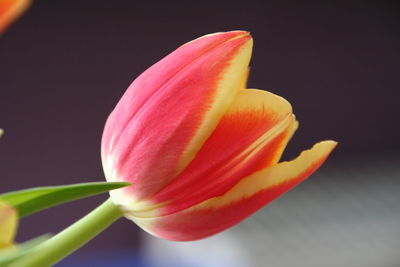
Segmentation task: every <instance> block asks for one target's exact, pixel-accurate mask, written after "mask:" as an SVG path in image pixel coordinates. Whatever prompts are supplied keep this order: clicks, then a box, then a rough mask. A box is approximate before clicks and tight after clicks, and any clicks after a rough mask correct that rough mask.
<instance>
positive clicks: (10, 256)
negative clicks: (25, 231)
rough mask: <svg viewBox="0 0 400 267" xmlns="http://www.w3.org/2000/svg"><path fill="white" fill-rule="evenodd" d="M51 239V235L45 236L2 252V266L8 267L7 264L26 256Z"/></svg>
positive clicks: (0, 255) (0, 253)
mask: <svg viewBox="0 0 400 267" xmlns="http://www.w3.org/2000/svg"><path fill="white" fill-rule="evenodd" d="M50 237H51V235H50V234H44V235H41V236H39V237H36V238H33V239H31V240H29V241H26V242H24V243H21V244H18V245H17V247H14V248H11V249H5V250H0V266H7V264H9V263H11V262H12V261H14V260H16V259H18V258H19V257H22V256H24V255H25V254H26V253H28V252H29V251H30V250H31V249H32V248H34V247H35V246H37V245H39V244H40V243H42V242H44V241H46V240H47V239H49V238H50Z"/></svg>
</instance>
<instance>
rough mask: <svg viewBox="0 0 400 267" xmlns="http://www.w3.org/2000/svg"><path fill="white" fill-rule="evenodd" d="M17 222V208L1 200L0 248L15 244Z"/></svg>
mask: <svg viewBox="0 0 400 267" xmlns="http://www.w3.org/2000/svg"><path fill="white" fill-rule="evenodd" d="M17 222H18V221H17V212H16V211H15V209H13V208H12V207H10V206H9V205H7V204H5V203H4V202H0V249H3V248H7V247H10V246H12V245H13V241H14V237H15V233H16V230H17Z"/></svg>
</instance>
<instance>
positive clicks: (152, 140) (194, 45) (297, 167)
mask: <svg viewBox="0 0 400 267" xmlns="http://www.w3.org/2000/svg"><path fill="white" fill-rule="evenodd" d="M251 50H252V38H251V36H250V34H249V33H248V32H245V31H232V32H225V33H216V34H211V35H206V36H204V37H201V38H198V39H196V40H194V41H191V42H189V43H187V44H185V45H183V46H181V47H179V48H178V49H177V50H175V51H174V52H172V53H171V54H170V55H168V56H167V57H165V58H164V59H162V60H161V61H159V62H158V63H156V64H155V65H153V66H152V67H150V68H149V69H148V70H146V71H145V72H144V73H143V74H141V75H140V76H139V77H138V78H137V79H136V80H135V81H134V82H133V83H132V84H131V85H130V87H129V88H128V90H127V91H126V92H125V94H124V95H123V97H122V98H121V100H120V101H119V103H118V104H117V106H116V107H115V109H114V110H113V112H112V113H111V114H110V116H109V118H108V120H107V123H106V125H105V129H104V133H103V139H102V161H103V167H104V171H105V174H106V178H107V180H108V181H125V182H131V183H132V185H131V186H129V187H126V188H123V189H118V190H115V191H113V192H111V193H110V194H111V199H112V200H113V202H114V203H115V204H118V205H120V207H121V208H122V210H123V211H124V213H125V216H126V217H127V218H129V219H131V220H133V221H134V222H136V223H137V224H138V225H139V226H140V227H142V228H143V229H144V230H146V231H148V232H149V233H151V234H153V235H155V236H158V237H161V238H165V239H169V240H178V241H187V240H196V239H200V238H204V237H207V236H210V235H213V234H216V233H218V232H220V231H223V230H225V229H227V228H229V227H231V226H233V225H235V224H237V223H239V222H240V221H242V220H243V219H245V218H246V217H248V216H249V215H251V214H252V213H254V212H255V211H257V210H259V209H260V208H262V207H263V206H265V205H266V204H267V203H269V202H270V201H272V200H273V199H275V198H277V197H279V196H280V195H282V194H283V193H285V192H286V191H288V190H289V189H291V188H292V187H294V186H295V185H297V184H299V183H300V182H302V181H303V180H304V179H306V178H307V177H308V176H310V175H311V174H312V173H313V172H314V171H315V170H316V169H318V167H319V166H320V165H321V164H322V163H323V162H324V161H325V159H326V158H327V156H328V155H329V153H330V152H331V151H332V150H333V148H334V147H335V146H336V142H334V141H324V142H320V143H317V144H316V145H314V146H313V147H312V148H311V149H310V150H307V151H304V152H302V153H301V154H300V155H299V156H298V157H297V158H296V159H294V160H292V161H288V162H281V163H279V159H280V158H281V155H282V152H283V150H284V148H285V146H286V144H287V142H288V141H289V139H290V138H291V136H292V135H293V133H294V131H295V130H296V129H297V125H298V123H297V121H296V119H295V116H294V115H293V113H292V108H291V105H290V104H289V103H288V102H287V101H286V100H285V99H283V98H282V97H279V96H277V95H275V94H272V93H270V92H266V91H262V90H256V89H246V87H245V86H246V79H247V74H248V64H249V61H250V56H251Z"/></svg>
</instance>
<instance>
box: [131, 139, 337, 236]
mask: <svg viewBox="0 0 400 267" xmlns="http://www.w3.org/2000/svg"><path fill="white" fill-rule="evenodd" d="M335 146H336V142H334V141H324V142H320V143H318V144H316V145H314V147H313V148H312V149H310V150H307V151H304V152H302V153H301V154H300V156H299V157H297V158H296V159H294V160H293V161H289V162H282V163H279V164H277V165H274V166H272V167H269V168H266V169H263V170H261V171H259V172H256V173H254V174H252V175H250V176H249V177H247V178H245V179H243V180H241V181H240V182H239V183H238V184H237V185H235V186H234V187H233V188H232V189H230V190H229V191H228V192H227V193H226V194H224V195H223V196H220V197H215V198H212V199H209V200H207V201H204V202H202V203H200V204H198V205H196V206H193V207H191V208H190V209H186V210H183V211H180V212H177V213H174V214H171V215H168V216H160V217H148V218H145V217H143V218H140V217H138V216H136V215H135V214H127V215H126V216H127V217H128V218H130V219H132V220H133V221H135V222H136V223H137V224H138V225H139V226H141V227H142V228H143V229H144V230H146V231H148V232H149V233H152V234H153V235H156V236H158V237H161V238H165V239H169V240H176V241H189V240H196V239H201V238H204V237H207V236H210V235H213V234H216V233H218V232H221V231H223V230H225V229H227V228H229V227H231V226H233V225H235V224H237V223H239V222H241V221H242V220H244V219H245V218H246V217H248V216H249V215H251V214H252V213H254V212H255V211H257V210H258V209H260V208H262V207H263V206H264V205H266V204H267V203H269V202H270V201H272V200H274V199H275V198H277V197H279V196H280V195H282V194H283V193H285V192H287V191H288V190H290V189H291V188H293V187H294V186H295V185H297V184H299V183H300V182H302V181H303V180H305V179H306V178H307V177H308V176H310V175H311V174H312V173H313V172H314V171H315V170H316V169H318V167H319V166H321V164H322V163H323V162H324V161H325V159H326V158H327V157H328V155H329V154H330V152H331V151H332V150H333V148H334V147H335Z"/></svg>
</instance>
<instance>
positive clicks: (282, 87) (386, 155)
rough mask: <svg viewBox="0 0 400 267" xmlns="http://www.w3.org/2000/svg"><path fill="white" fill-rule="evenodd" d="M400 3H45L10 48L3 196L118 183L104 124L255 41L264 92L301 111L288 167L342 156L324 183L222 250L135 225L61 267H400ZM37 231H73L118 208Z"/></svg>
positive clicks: (30, 232)
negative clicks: (199, 41) (152, 82)
mask: <svg viewBox="0 0 400 267" xmlns="http://www.w3.org/2000/svg"><path fill="white" fill-rule="evenodd" d="M399 11H400V8H399V5H398V3H397V1H313V2H310V1H250V0H247V1H236V2H235V1H215V0H214V1H140V2H139V1H114V2H112V1H103V0H97V1H64V0H59V1H49V0H47V1H46V0H37V1H34V3H33V5H32V7H31V8H30V9H29V10H28V12H27V13H26V14H25V15H24V16H23V17H22V18H21V19H20V20H18V21H17V22H16V23H15V24H14V25H13V26H12V27H11V28H10V29H9V30H8V31H7V32H6V33H5V35H4V36H2V37H1V39H0V101H1V104H0V127H1V128H3V129H5V135H4V136H3V138H2V139H1V140H0V172H1V176H2V178H1V180H0V191H1V192H4V191H10V190H16V189H21V188H27V187H34V186H41V185H61V184H68V183H77V182H88V181H102V180H104V175H103V173H102V167H101V162H100V154H99V150H100V139H101V134H102V129H103V125H104V123H105V120H106V118H107V116H108V114H109V113H110V112H111V110H112V109H113V107H114V106H115V104H116V103H117V101H118V99H119V98H120V97H121V95H122V94H123V92H124V91H125V89H126V88H127V87H128V85H129V84H130V83H131V81H132V80H133V79H134V78H135V77H136V76H138V75H139V74H140V73H141V72H143V71H144V70H145V69H146V68H147V67H149V66H150V65H152V64H153V63H155V62H156V61H158V60H159V59H161V58H162V57H163V56H165V55H166V54H167V53H169V52H171V51H172V50H174V49H175V48H176V47H177V46H178V45H180V44H183V43H185V42H187V41H190V40H192V39H194V38H196V37H198V36H201V35H204V34H207V33H211V32H218V31H228V30H235V29H243V30H248V31H250V32H251V33H252V35H253V37H254V40H255V47H254V53H253V59H252V62H251V74H250V80H249V87H251V88H260V89H266V90H269V91H272V92H274V93H276V94H278V95H281V96H283V97H285V98H286V99H288V100H289V101H290V102H291V103H292V105H293V108H294V112H295V114H296V116H297V118H298V120H299V121H300V128H299V130H298V131H297V133H296V135H295V136H294V138H293V139H292V141H291V143H290V144H289V146H288V149H287V151H286V153H285V155H284V159H285V160H286V159H291V158H293V157H295V156H296V155H297V154H298V153H299V152H300V151H301V150H303V149H306V148H308V147H310V146H311V145H312V144H313V143H315V142H317V141H320V140H323V139H334V140H337V141H339V143H340V145H339V147H338V148H337V149H336V150H335V151H334V153H333V154H332V156H331V157H330V158H329V160H328V161H327V162H326V164H325V165H324V166H323V167H322V168H321V170H320V171H318V172H317V173H316V174H315V175H313V176H312V178H311V179H309V180H308V181H306V182H304V183H303V184H302V185H301V186H299V187H297V188H295V189H294V190H292V191H290V192H289V193H288V194H286V195H284V196H283V197H281V198H280V199H278V200H276V201H275V202H273V203H272V204H270V205H269V206H267V207H265V208H264V209H262V210H260V211H259V212H258V213H257V214H256V215H254V216H252V217H251V218H250V219H248V220H246V221H245V222H243V223H241V224H240V225H238V226H236V227H234V228H232V229H230V230H228V231H226V232H224V233H222V234H219V235H217V236H214V237H212V238H209V239H206V240H202V241H197V242H190V243H176V242H168V241H163V240H158V239H156V238H153V237H151V236H149V235H147V234H145V233H143V232H142V231H141V230H139V229H138V227H137V226H136V225H134V224H133V223H132V222H130V221H128V220H120V221H118V222H117V223H115V224H114V225H113V226H112V227H110V228H109V229H108V230H106V231H105V232H104V233H103V234H101V235H100V236H98V237H97V238H96V239H95V240H94V241H92V242H91V243H89V244H88V245H86V246H85V247H84V248H83V249H81V250H79V252H77V253H75V254H74V255H73V256H71V257H70V258H68V259H66V260H64V261H63V262H61V263H59V264H58V265H57V266H60V267H63V266H153V267H160V266H178V267H179V266H188V267H197V266H216V267H217V266H218V267H224V266H229V267H231V266H233V267H235V266H238V267H242V266H243V267H247V266H249V267H253V266H274V267H275V266H277V267H281V266H282V267H287V266H299V267H302V266H308V267H310V266H311V267H313V266H315V267H316V266H344V267H347V266H351V267H356V266H357V267H358V266H363V267H365V266H374V267H376V266H382V267H396V266H397V267H398V266H400V254H399V251H400V205H399V201H400V181H399V178H400V154H399V151H400V126H399V123H398V115H400V114H399V108H398V103H399V96H400V93H399V89H400V88H399V85H400V82H399V62H400V52H399V47H400V35H399V28H400V27H399V26H400V16H399V15H400V12H399ZM106 197H107V196H106V195H103V196H100V197H94V198H90V199H87V200H84V201H79V202H73V203H70V204H66V205H63V206H60V207H58V208H55V209H49V210H46V211H44V212H41V213H39V214H35V215H33V216H30V217H28V218H24V219H23V220H22V221H21V226H20V229H19V233H18V238H17V239H18V241H24V240H27V239H29V238H32V237H34V236H37V235H40V234H43V233H46V232H53V233H55V232H58V231H60V230H61V229H63V228H65V227H66V226H68V225H70V224H71V223H73V222H74V221H76V220H77V219H79V218H80V217H82V216H83V215H84V214H86V213H87V212H89V211H90V210H92V209H93V208H95V207H96V206H97V205H98V204H100V203H101V202H102V201H104V200H105V199H106Z"/></svg>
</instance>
